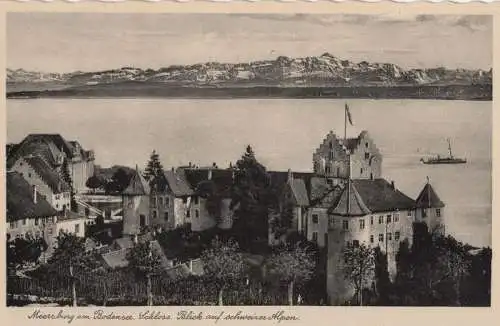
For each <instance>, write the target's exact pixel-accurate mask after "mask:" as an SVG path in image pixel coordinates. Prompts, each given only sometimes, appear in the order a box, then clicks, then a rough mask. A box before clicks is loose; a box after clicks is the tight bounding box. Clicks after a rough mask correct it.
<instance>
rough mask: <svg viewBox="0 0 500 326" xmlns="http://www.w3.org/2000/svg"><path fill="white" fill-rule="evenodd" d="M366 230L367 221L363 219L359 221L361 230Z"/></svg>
mask: <svg viewBox="0 0 500 326" xmlns="http://www.w3.org/2000/svg"><path fill="white" fill-rule="evenodd" d="M364 228H365V219H364V218H362V219H360V220H359V229H360V230H363V229H364Z"/></svg>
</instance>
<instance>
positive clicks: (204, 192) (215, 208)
mask: <svg viewBox="0 0 500 326" xmlns="http://www.w3.org/2000/svg"><path fill="white" fill-rule="evenodd" d="M197 191H198V194H199V195H200V197H202V198H205V207H206V209H207V211H208V214H210V216H211V217H212V218H213V219H214V220H215V222H216V225H219V224H220V223H221V222H222V216H221V212H222V199H223V197H222V195H221V193H220V191H219V189H217V186H216V184H215V183H214V182H213V180H206V181H202V182H200V183H199V184H198V188H197Z"/></svg>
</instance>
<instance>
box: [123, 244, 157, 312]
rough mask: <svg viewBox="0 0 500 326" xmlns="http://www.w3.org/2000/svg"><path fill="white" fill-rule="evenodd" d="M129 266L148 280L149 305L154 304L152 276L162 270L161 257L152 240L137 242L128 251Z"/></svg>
mask: <svg viewBox="0 0 500 326" xmlns="http://www.w3.org/2000/svg"><path fill="white" fill-rule="evenodd" d="M127 260H128V261H129V267H130V268H131V269H132V270H133V271H134V272H135V273H136V275H137V276H139V277H141V278H142V277H145V278H146V281H147V292H148V303H147V304H148V306H152V305H153V291H152V283H151V277H152V276H153V275H154V274H157V273H159V272H160V271H161V270H162V266H161V257H160V255H159V254H158V252H157V251H156V250H154V248H153V246H152V242H151V241H147V242H142V243H138V244H136V245H135V246H134V247H133V248H132V249H131V250H130V251H129V252H128V253H127Z"/></svg>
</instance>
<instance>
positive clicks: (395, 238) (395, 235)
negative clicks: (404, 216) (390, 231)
mask: <svg viewBox="0 0 500 326" xmlns="http://www.w3.org/2000/svg"><path fill="white" fill-rule="evenodd" d="M399 237H400V233H399V231H396V232H394V240H396V241H399Z"/></svg>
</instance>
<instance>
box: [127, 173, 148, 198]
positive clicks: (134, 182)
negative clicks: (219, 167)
mask: <svg viewBox="0 0 500 326" xmlns="http://www.w3.org/2000/svg"><path fill="white" fill-rule="evenodd" d="M150 190H151V189H150V187H149V184H148V183H147V181H146V180H145V179H144V177H143V176H142V175H141V173H140V172H139V171H138V170H136V171H135V173H134V174H133V175H132V178H131V179H130V182H129V184H128V186H127V188H125V190H124V191H123V192H122V194H123V195H128V196H144V195H149V193H150Z"/></svg>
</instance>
